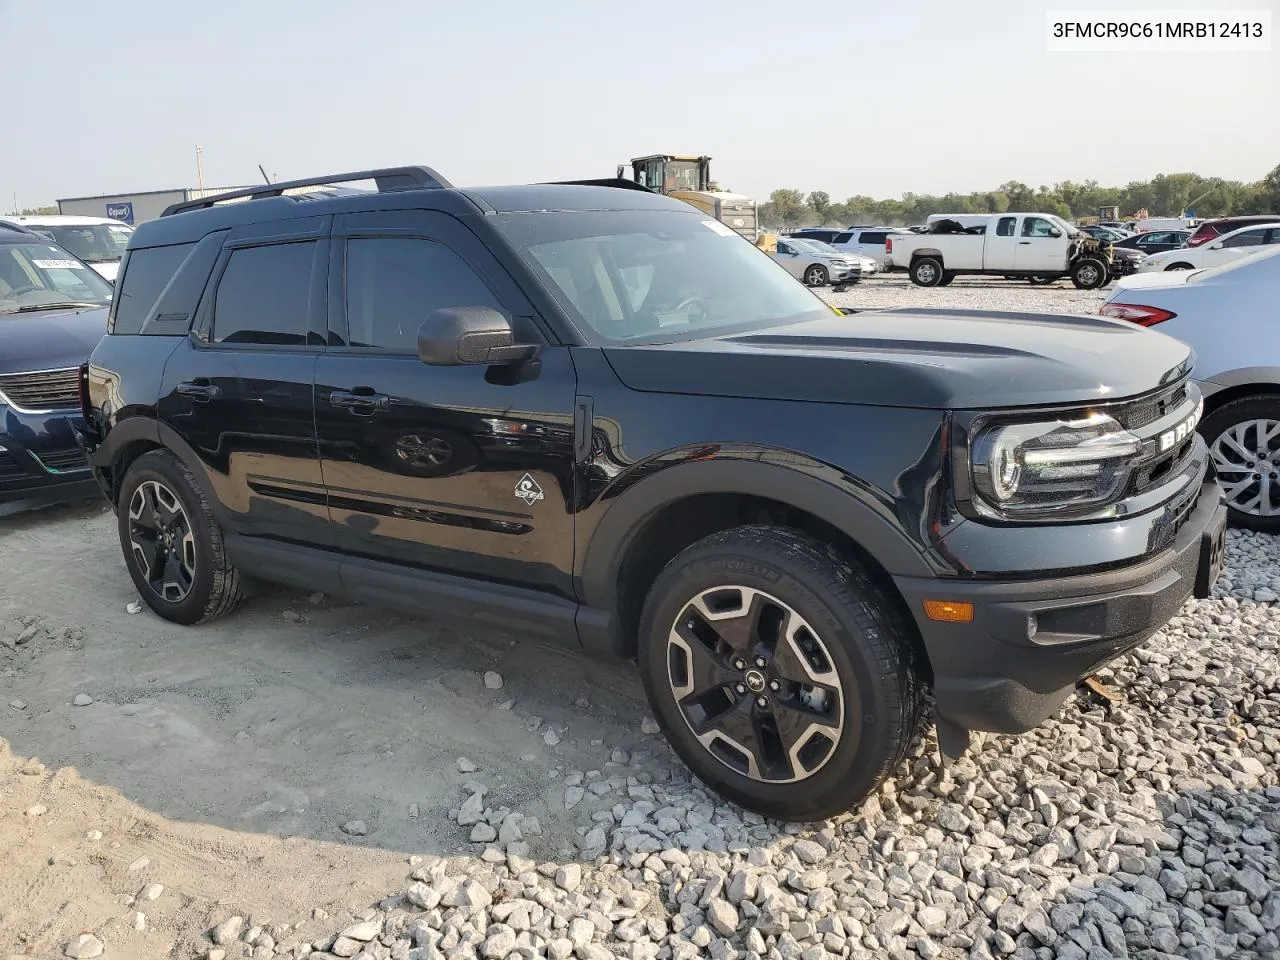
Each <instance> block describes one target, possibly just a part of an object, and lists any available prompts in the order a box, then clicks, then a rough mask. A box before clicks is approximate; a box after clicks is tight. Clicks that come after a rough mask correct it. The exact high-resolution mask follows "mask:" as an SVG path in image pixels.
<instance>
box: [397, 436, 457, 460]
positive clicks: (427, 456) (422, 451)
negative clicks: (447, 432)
mask: <svg viewBox="0 0 1280 960" xmlns="http://www.w3.org/2000/svg"><path fill="white" fill-rule="evenodd" d="M396 456H397V457H399V458H400V459H401V460H402V461H404V462H405V463H408V464H413V465H415V466H432V467H441V466H444V465H445V464H446V463H448V462H449V461H450V460H452V459H453V445H452V444H450V443H449V441H448V440H445V439H443V438H441V437H422V436H419V435H418V434H416V433H409V434H405V435H404V436H403V437H400V438H399V439H398V440H396Z"/></svg>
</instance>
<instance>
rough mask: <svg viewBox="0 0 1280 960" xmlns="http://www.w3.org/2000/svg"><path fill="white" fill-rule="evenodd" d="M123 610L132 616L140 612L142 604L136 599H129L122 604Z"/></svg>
mask: <svg viewBox="0 0 1280 960" xmlns="http://www.w3.org/2000/svg"><path fill="white" fill-rule="evenodd" d="M124 612H125V613H127V614H129V615H130V616H133V615H135V614H139V613H141V612H142V604H141V603H139V602H138V601H137V600H130V601H129V602H128V603H126V604H125V605H124Z"/></svg>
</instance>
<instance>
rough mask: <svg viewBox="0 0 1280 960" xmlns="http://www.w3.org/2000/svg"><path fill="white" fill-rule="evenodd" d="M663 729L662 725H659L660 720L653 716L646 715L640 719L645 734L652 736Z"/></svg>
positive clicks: (641, 730) (641, 729)
mask: <svg viewBox="0 0 1280 960" xmlns="http://www.w3.org/2000/svg"><path fill="white" fill-rule="evenodd" d="M661 731H662V727H660V726H658V721H657V720H655V719H653V717H645V718H644V719H643V720H641V721H640V732H641V733H643V734H647V735H650V736H652V735H653V734H655V733H660V732H661Z"/></svg>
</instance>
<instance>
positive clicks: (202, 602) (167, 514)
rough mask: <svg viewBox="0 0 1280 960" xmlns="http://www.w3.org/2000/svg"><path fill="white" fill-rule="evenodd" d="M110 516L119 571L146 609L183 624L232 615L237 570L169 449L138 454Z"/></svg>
mask: <svg viewBox="0 0 1280 960" xmlns="http://www.w3.org/2000/svg"><path fill="white" fill-rule="evenodd" d="M116 513H117V518H118V529H119V535H120V548H121V550H122V551H123V552H124V561H125V565H126V566H127V567H128V568H129V575H130V576H131V577H132V578H133V584H134V586H135V587H137V589H138V593H139V595H140V596H141V597H142V599H143V600H144V601H145V602H146V604H147V606H149V607H150V608H151V609H152V610H154V611H155V612H156V613H157V614H159V615H160V616H161V617H163V618H164V619H166V620H171V621H173V622H174V623H182V624H193V623H203V622H204V621H207V620H215V619H217V618H218V617H221V616H223V615H224V614H227V613H229V612H231V611H232V610H233V609H235V607H236V604H238V603H239V602H240V600H241V599H242V597H243V593H242V590H241V584H240V574H239V571H237V570H236V568H235V567H234V566H233V565H232V564H231V561H230V560H229V559H228V558H227V553H226V548H225V545H224V544H223V540H222V528H221V527H219V526H218V522H217V521H216V520H215V519H214V517H213V513H212V511H211V510H210V509H209V503H208V501H207V500H206V499H205V497H204V493H203V492H202V491H201V490H200V487H199V486H198V485H197V484H196V481H195V478H194V477H193V476H192V475H191V471H190V470H188V469H187V466H186V464H184V463H183V462H182V461H181V460H179V459H178V458H177V457H175V456H174V455H173V454H172V453H170V452H168V451H167V450H155V451H152V452H150V453H146V454H143V455H142V456H141V457H139V458H138V459H137V460H135V461H134V463H133V465H132V466H131V467H130V468H129V470H128V472H127V473H126V474H125V476H124V481H123V483H122V484H121V486H120V499H119V501H118V506H117V511H116Z"/></svg>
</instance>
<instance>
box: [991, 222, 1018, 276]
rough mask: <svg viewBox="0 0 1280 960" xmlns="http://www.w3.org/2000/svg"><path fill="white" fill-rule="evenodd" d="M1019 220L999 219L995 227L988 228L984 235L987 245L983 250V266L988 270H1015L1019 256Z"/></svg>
mask: <svg viewBox="0 0 1280 960" xmlns="http://www.w3.org/2000/svg"><path fill="white" fill-rule="evenodd" d="M1017 233H1018V218H1017V217H999V218H997V219H996V222H995V224H994V226H992V227H988V228H987V232H986V233H985V234H983V236H984V238H985V239H986V244H985V246H984V248H983V261H982V265H983V267H984V269H987V270H1015V269H1018V268H1017V267H1015V266H1014V264H1015V263H1016V262H1017V256H1018V253H1017V251H1018V236H1017Z"/></svg>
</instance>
